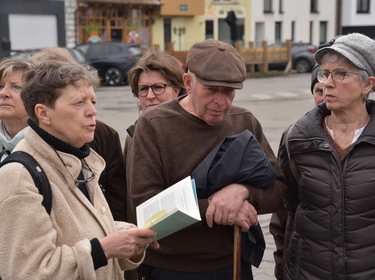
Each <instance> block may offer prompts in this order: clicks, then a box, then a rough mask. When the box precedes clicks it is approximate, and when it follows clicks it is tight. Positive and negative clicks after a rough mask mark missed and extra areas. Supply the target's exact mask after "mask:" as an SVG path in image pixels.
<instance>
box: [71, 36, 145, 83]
mask: <svg viewBox="0 0 375 280" xmlns="http://www.w3.org/2000/svg"><path fill="white" fill-rule="evenodd" d="M76 49H78V50H80V51H82V52H83V53H84V55H85V58H86V62H87V63H89V64H90V65H92V66H93V67H94V68H95V69H97V70H98V72H99V77H100V78H101V80H102V81H103V83H105V84H106V85H109V86H118V85H121V84H124V83H125V82H127V73H128V71H129V70H130V69H131V68H132V67H133V66H134V65H135V64H136V63H137V61H138V60H139V59H140V58H141V57H142V55H143V51H142V49H141V48H139V47H138V46H135V45H130V44H125V43H123V42H103V43H87V44H81V45H78V46H76Z"/></svg>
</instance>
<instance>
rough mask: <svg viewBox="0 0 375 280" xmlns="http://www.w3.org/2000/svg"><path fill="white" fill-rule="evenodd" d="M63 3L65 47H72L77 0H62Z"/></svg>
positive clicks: (74, 42) (74, 37) (74, 34)
mask: <svg viewBox="0 0 375 280" xmlns="http://www.w3.org/2000/svg"><path fill="white" fill-rule="evenodd" d="M64 3H65V32H66V47H68V48H73V47H75V46H76V36H77V34H76V20H75V18H76V10H77V0H64Z"/></svg>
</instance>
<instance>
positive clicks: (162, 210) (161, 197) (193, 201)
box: [136, 176, 201, 240]
mask: <svg viewBox="0 0 375 280" xmlns="http://www.w3.org/2000/svg"><path fill="white" fill-rule="evenodd" d="M136 212H137V225H138V227H139V228H150V229H152V230H154V231H156V232H157V233H158V235H157V236H156V240H159V239H161V238H163V237H166V236H168V235H170V234H172V233H174V232H176V231H179V230H181V229H183V228H185V227H187V226H190V225H192V224H194V223H196V222H199V221H201V216H200V213H199V207H198V198H197V193H196V188H195V183H194V179H193V180H192V179H191V177H190V176H188V177H186V178H185V179H183V180H181V181H179V182H177V183H176V184H174V185H172V186H170V187H169V188H167V189H165V190H164V191H162V192H161V193H158V194H157V195H155V196H153V197H151V198H150V199H148V200H147V201H145V202H143V203H142V204H141V205H139V206H137V208H136Z"/></svg>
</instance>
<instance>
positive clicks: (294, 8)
mask: <svg viewBox="0 0 375 280" xmlns="http://www.w3.org/2000/svg"><path fill="white" fill-rule="evenodd" d="M349 1H350V0H349ZM336 4H337V3H336V1H324V0H303V1H301V0H252V1H251V12H250V18H251V31H250V41H253V42H255V44H256V45H260V43H261V42H262V41H267V42H268V43H269V44H272V43H278V42H281V41H282V42H285V41H286V40H288V39H290V40H292V42H307V43H311V44H313V45H315V46H318V45H320V44H322V43H325V42H326V41H327V40H329V39H330V38H332V37H334V36H335V35H336V21H337V16H338V15H337V10H336Z"/></svg>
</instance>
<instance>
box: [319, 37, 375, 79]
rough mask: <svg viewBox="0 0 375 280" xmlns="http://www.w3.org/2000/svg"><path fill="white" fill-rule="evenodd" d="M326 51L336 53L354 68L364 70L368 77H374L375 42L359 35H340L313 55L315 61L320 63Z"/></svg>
mask: <svg viewBox="0 0 375 280" xmlns="http://www.w3.org/2000/svg"><path fill="white" fill-rule="evenodd" d="M328 50H333V51H336V52H337V53H339V54H341V55H342V56H344V57H346V58H347V59H348V60H350V61H351V62H352V63H353V64H354V65H355V66H357V67H358V68H360V69H363V70H366V71H367V73H368V74H369V76H375V40H373V39H371V38H370V37H367V36H366V35H363V34H360V33H351V34H348V35H340V36H338V37H336V38H334V39H332V40H331V41H330V42H328V43H327V44H325V45H322V46H321V47H320V48H319V50H318V51H317V52H316V53H315V60H316V62H317V63H318V64H321V63H322V57H323V55H324V53H325V52H327V51H328Z"/></svg>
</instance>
